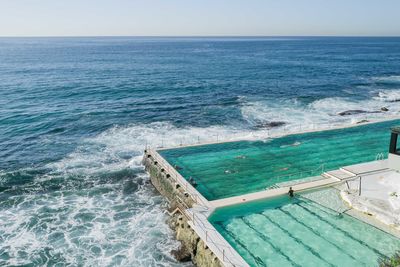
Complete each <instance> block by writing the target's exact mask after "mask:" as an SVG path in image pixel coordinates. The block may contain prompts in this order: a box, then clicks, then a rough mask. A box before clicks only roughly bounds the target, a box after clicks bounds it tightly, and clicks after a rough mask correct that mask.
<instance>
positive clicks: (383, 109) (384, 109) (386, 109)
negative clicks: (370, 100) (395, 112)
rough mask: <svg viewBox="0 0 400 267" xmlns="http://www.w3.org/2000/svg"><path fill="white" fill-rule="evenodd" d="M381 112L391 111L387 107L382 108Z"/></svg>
mask: <svg viewBox="0 0 400 267" xmlns="http://www.w3.org/2000/svg"><path fill="white" fill-rule="evenodd" d="M381 111H385V112H386V111H389V109H388V108H387V107H381Z"/></svg>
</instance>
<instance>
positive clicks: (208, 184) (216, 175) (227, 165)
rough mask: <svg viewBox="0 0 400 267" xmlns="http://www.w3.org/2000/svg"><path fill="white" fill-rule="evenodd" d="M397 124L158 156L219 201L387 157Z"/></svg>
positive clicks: (186, 149)
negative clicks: (322, 165) (382, 156)
mask: <svg viewBox="0 0 400 267" xmlns="http://www.w3.org/2000/svg"><path fill="white" fill-rule="evenodd" d="M399 124H400V120H393V121H386V122H381V123H374V124H368V125H362V126H357V127H352V128H344V129H338V130H329V131H321V132H313V133H304V134H294V135H289V136H285V137H281V138H275V139H270V140H266V141H240V142H230V143H220V144H211V145H203V146H194V147H184V148H177V149H169V150H161V151H160V154H161V155H162V156H163V157H164V158H165V159H166V160H167V161H168V162H170V163H171V165H177V166H179V168H178V171H179V172H180V173H181V174H182V176H183V177H185V178H186V179H189V177H192V178H193V179H194V180H195V181H196V182H197V189H198V191H199V192H200V193H201V194H202V195H203V196H205V197H206V198H207V199H208V200H215V199H220V198H226V197H231V196H237V195H241V194H246V193H251V192H257V191H261V190H264V189H265V188H267V187H270V186H272V185H274V184H277V183H281V182H287V181H292V180H296V179H299V178H304V175H305V174H308V173H310V171H311V170H315V171H314V172H313V175H318V174H320V173H321V172H322V169H321V168H320V169H318V168H319V167H320V166H321V164H324V169H325V170H333V169H338V168H340V167H342V166H346V165H351V164H357V163H362V162H367V161H372V160H375V156H376V154H377V153H381V152H386V151H388V148H389V138H390V128H391V127H392V126H394V125H399ZM301 172H303V173H302V174H301ZM288 175H291V176H288ZM308 176H309V175H308Z"/></svg>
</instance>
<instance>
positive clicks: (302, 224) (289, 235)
mask: <svg viewBox="0 0 400 267" xmlns="http://www.w3.org/2000/svg"><path fill="white" fill-rule="evenodd" d="M210 222H211V223H212V224H213V225H214V227H215V228H216V229H217V230H218V231H219V232H220V233H221V234H222V235H223V236H224V237H225V239H226V240H227V241H228V242H229V243H230V244H231V245H232V246H233V247H234V248H235V249H236V250H237V251H238V252H239V254H240V255H241V256H242V257H243V258H244V259H245V260H246V261H247V262H248V263H249V264H250V265H251V266H279V267H281V266H306V267H308V266H340V267H346V266H351V267H355V266H378V261H379V260H380V259H382V258H384V257H389V256H391V255H393V254H394V253H395V251H397V250H399V249H400V240H399V239H397V238H395V237H393V236H391V235H389V234H387V233H385V232H383V231H381V230H379V229H377V228H375V227H373V226H371V225H368V224H366V223H363V222H361V221H359V220H357V219H354V218H353V217H350V216H349V215H347V214H341V215H339V214H338V212H337V211H336V210H332V209H331V208H328V207H326V206H324V205H321V204H319V203H317V202H314V201H311V200H309V199H308V198H304V197H302V196H300V197H299V198H296V199H289V198H288V197H286V196H285V197H281V198H275V199H272V200H271V199H270V200H264V201H260V202H254V203H248V204H242V205H238V206H232V207H227V208H222V209H219V210H217V211H216V212H215V213H214V214H213V215H212V216H211V217H210Z"/></svg>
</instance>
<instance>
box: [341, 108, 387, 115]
mask: <svg viewBox="0 0 400 267" xmlns="http://www.w3.org/2000/svg"><path fill="white" fill-rule="evenodd" d="M380 112H382V111H367V110H361V109H351V110H346V111H342V112H339V113H338V115H339V116H349V115H356V114H364V113H380Z"/></svg>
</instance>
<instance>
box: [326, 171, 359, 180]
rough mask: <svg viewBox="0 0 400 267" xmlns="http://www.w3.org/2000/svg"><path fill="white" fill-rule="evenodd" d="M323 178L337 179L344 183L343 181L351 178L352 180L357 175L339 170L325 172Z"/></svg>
mask: <svg viewBox="0 0 400 267" xmlns="http://www.w3.org/2000/svg"><path fill="white" fill-rule="evenodd" d="M322 176H324V177H326V178H336V179H338V180H340V181H342V180H347V179H349V178H352V177H354V176H355V175H354V174H353V173H350V172H347V171H343V170H341V169H339V170H334V171H328V172H325V173H323V174H322Z"/></svg>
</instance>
